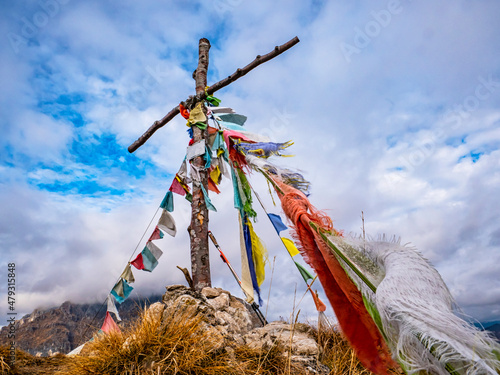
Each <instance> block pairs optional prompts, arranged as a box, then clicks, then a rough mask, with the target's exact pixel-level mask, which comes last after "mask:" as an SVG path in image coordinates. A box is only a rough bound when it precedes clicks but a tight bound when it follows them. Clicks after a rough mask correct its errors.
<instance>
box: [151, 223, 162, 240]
mask: <svg viewBox="0 0 500 375" xmlns="http://www.w3.org/2000/svg"><path fill="white" fill-rule="evenodd" d="M162 238H163V232H162V231H161V230H160V228H158V226H156V228H155V230H154V231H153V233H152V234H151V237H149V240H148V242H149V241H153V240H161V239H162Z"/></svg>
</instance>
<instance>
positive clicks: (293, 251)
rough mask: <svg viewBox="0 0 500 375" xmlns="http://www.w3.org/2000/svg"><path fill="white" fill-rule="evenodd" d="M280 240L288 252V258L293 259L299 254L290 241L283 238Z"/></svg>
mask: <svg viewBox="0 0 500 375" xmlns="http://www.w3.org/2000/svg"><path fill="white" fill-rule="evenodd" d="M281 240H282V241H283V243H284V244H285V247H286V249H287V250H288V253H289V254H290V256H292V257H294V256H295V255H297V254H300V252H299V250H298V249H297V246H295V244H294V243H293V241H292V240H290V239H288V238H285V237H281Z"/></svg>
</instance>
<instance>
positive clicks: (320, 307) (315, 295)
mask: <svg viewBox="0 0 500 375" xmlns="http://www.w3.org/2000/svg"><path fill="white" fill-rule="evenodd" d="M309 290H310V291H311V296H312V298H313V300H314V304H315V305H316V311H320V312H325V311H326V305H325V304H324V303H323V301H322V300H320V299H319V297H318V293H317V292H313V291H312V290H311V289H309Z"/></svg>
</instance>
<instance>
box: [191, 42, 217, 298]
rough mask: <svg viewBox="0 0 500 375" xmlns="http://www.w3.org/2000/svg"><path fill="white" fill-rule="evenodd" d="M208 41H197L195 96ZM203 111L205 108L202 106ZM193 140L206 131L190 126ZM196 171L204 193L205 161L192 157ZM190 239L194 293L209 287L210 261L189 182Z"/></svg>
mask: <svg viewBox="0 0 500 375" xmlns="http://www.w3.org/2000/svg"><path fill="white" fill-rule="evenodd" d="M209 50H210V42H209V41H208V39H205V38H202V39H200V44H199V57H198V68H197V69H196V71H195V80H196V94H200V93H203V92H204V91H205V87H206V86H207V70H208V51H209ZM203 111H204V112H205V113H206V108H205V106H204V105H203ZM193 139H194V142H198V141H200V140H202V139H204V140H205V141H208V130H206V129H205V130H201V129H200V128H198V127H197V126H193ZM192 163H193V165H194V166H195V167H196V168H199V171H200V177H201V181H200V184H203V187H204V188H205V191H208V172H207V170H206V169H204V167H205V160H204V159H203V157H202V156H198V157H196V158H195V159H194V160H193V161H192ZM188 230H189V237H190V240H191V273H192V276H193V284H194V288H195V289H196V290H201V289H203V288H204V287H211V286H212V281H211V278H210V259H209V248H208V209H207V206H206V204H205V198H204V196H203V191H202V190H201V187H200V186H199V185H197V184H196V182H193V202H192V204H191V225H190V226H189V228H188Z"/></svg>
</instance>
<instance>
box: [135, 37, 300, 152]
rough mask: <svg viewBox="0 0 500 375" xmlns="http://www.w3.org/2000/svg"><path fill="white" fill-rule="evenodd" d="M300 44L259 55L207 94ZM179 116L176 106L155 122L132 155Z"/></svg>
mask: <svg viewBox="0 0 500 375" xmlns="http://www.w3.org/2000/svg"><path fill="white" fill-rule="evenodd" d="M298 42H299V38H297V37H295V38H293V39H291V40H289V41H288V42H286V43H285V44H282V45H281V46H276V47H274V49H273V50H272V51H271V52H269V53H267V54H265V55H262V56H261V55H258V56H257V57H256V58H255V60H253V61H252V62H251V63H250V64H248V65H247V66H245V67H244V68H240V69H237V70H236V72H234V73H233V74H231V75H230V76H229V77H227V78H224V79H222V80H220V81H219V82H217V83H214V84H213V85H212V86H210V87H209V88H208V89H207V93H208V94H209V95H212V94H213V93H214V92H216V91H218V90H220V89H222V88H224V87H226V86H227V85H229V84H230V83H232V82H234V81H236V80H237V79H238V78H241V77H243V76H244V75H245V74H247V73H248V72H249V71H251V70H252V69H255V68H256V67H258V66H259V65H260V64H263V63H265V62H266V61H269V60H271V59H273V58H274V57H276V56H278V55H280V54H282V53H283V52H285V51H286V50H288V49H290V48H292V47H293V46H294V45H296V44H297V43H298ZM205 95H206V94H205V93H201V94H198V95H196V96H195V97H190V98H189V99H187V100H186V102H198V101H201V100H203V99H205ZM178 114H179V106H176V107H174V108H172V110H170V112H168V113H167V114H166V115H165V116H164V117H163V118H162V119H161V120H159V121H155V122H154V123H153V125H151V127H150V128H149V129H148V130H146V131H145V132H144V134H143V135H141V136H140V137H139V139H137V141H135V142H134V143H132V144H131V145H130V146H129V147H128V151H129V152H130V153H132V152H134V151H135V150H137V149H138V148H139V147H141V146H142V145H143V144H144V143H146V141H147V140H148V139H149V138H150V137H151V136H152V135H153V134H154V132H156V131H157V130H158V129H160V128H161V127H163V126H164V125H165V124H167V123H168V122H169V121H170V120H172V119H173V118H174V117H175V116H177V115H178Z"/></svg>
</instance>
